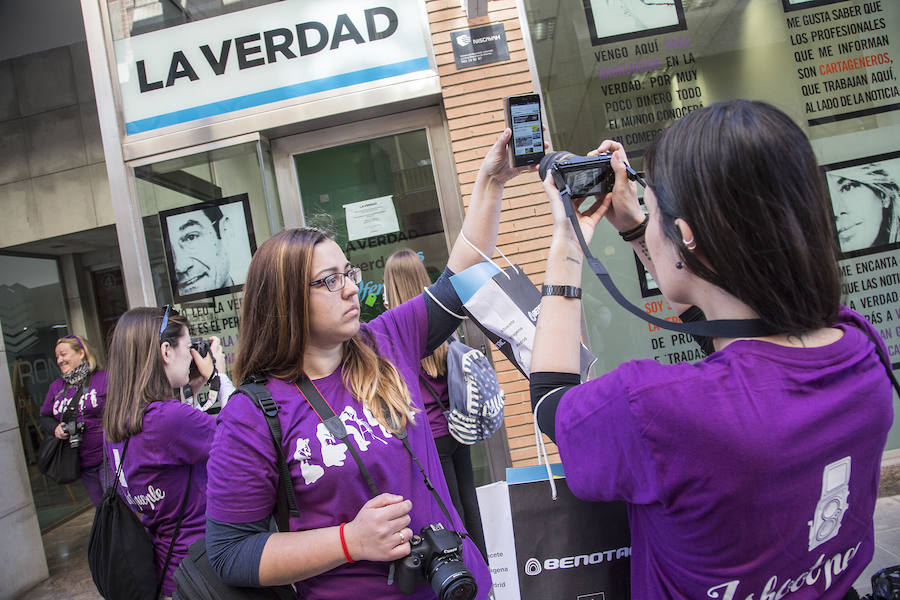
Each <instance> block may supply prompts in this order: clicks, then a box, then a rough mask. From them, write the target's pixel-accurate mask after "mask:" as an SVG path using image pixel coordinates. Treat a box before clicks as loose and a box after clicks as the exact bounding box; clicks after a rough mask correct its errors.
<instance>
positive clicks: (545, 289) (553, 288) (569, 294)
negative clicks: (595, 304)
mask: <svg viewBox="0 0 900 600" xmlns="http://www.w3.org/2000/svg"><path fill="white" fill-rule="evenodd" d="M541 296H563V297H564V298H581V288H580V287H575V286H574V285H543V286H541Z"/></svg>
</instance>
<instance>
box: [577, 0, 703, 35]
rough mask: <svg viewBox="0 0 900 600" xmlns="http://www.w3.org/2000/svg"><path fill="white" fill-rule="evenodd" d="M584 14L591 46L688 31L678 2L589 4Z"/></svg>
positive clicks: (607, 0)
mask: <svg viewBox="0 0 900 600" xmlns="http://www.w3.org/2000/svg"><path fill="white" fill-rule="evenodd" d="M584 11H585V14H586V16H587V21H588V30H589V31H590V34H591V43H592V44H593V45H594V46H599V45H601V44H608V43H610V42H617V41H622V40H627V39H633V38H639V37H645V36H648V35H658V34H661V33H667V32H671V31H679V30H684V29H687V24H686V22H685V20H684V9H683V8H682V6H681V0H589V1H588V2H585V3H584Z"/></svg>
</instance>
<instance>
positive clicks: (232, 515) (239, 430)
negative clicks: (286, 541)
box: [206, 392, 278, 524]
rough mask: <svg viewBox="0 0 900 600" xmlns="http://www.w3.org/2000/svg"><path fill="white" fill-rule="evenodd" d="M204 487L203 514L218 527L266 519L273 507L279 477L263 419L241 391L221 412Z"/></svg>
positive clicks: (260, 413) (273, 450) (272, 447)
mask: <svg viewBox="0 0 900 600" xmlns="http://www.w3.org/2000/svg"><path fill="white" fill-rule="evenodd" d="M207 473H208V476H209V479H208V483H207V487H206V515H207V516H208V517H209V518H210V519H214V520H216V521H219V522H222V523H232V524H234V523H252V522H254V521H260V520H262V519H265V518H268V517H269V515H271V514H272V510H273V507H274V506H275V496H276V492H277V487H278V472H277V469H276V467H275V447H274V445H273V444H272V436H271V435H270V433H269V429H268V426H267V425H266V420H265V417H264V416H263V414H262V412H261V411H260V410H259V408H258V407H256V406H255V405H254V404H253V402H252V401H251V400H250V398H248V397H247V396H246V395H244V394H243V393H241V392H237V393H235V394H234V395H233V396H231V398H230V399H229V400H228V404H227V405H226V406H225V408H223V409H222V412H221V413H219V422H218V425H217V426H216V434H215V438H214V439H213V444H212V450H211V452H210V457H209V463H208V464H207Z"/></svg>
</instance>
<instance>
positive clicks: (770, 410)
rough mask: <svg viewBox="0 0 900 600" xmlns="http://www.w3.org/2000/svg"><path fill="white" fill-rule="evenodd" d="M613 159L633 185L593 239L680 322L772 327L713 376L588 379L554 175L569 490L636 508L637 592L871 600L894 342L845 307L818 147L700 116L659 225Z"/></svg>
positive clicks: (684, 126) (675, 143)
mask: <svg viewBox="0 0 900 600" xmlns="http://www.w3.org/2000/svg"><path fill="white" fill-rule="evenodd" d="M598 150H599V151H600V152H610V153H612V157H611V159H612V162H611V164H612V168H613V170H614V171H615V175H616V180H615V185H614V187H613V190H612V192H611V193H610V194H607V195H606V196H605V197H604V198H601V199H600V202H598V203H596V204H595V205H594V206H593V207H591V208H588V209H587V210H586V211H584V213H583V214H582V215H580V216H579V217H578V218H577V220H578V222H579V227H580V229H581V231H582V233H583V235H584V238H585V240H586V241H588V242H589V241H590V240H591V238H592V237H593V235H594V232H595V227H596V225H597V224H598V223H599V221H600V219H601V218H602V217H605V218H606V219H607V220H609V222H610V224H612V225H613V226H614V227H615V228H616V229H617V230H619V232H620V233H621V235H622V237H623V238H626V239H627V240H629V241H631V243H632V246H633V248H634V250H635V251H636V252H637V253H638V255H639V257H640V258H641V260H642V261H643V263H644V265H645V266H646V267H647V269H648V270H649V271H650V272H651V274H652V275H653V278H654V280H655V281H656V283H657V284H658V285H659V289H660V290H661V291H662V292H663V294H664V295H665V297H666V298H667V300H668V301H669V302H670V304H671V305H672V307H673V308H676V310H679V309H681V308H688V307H691V306H694V307H698V308H699V309H700V310H701V311H702V313H703V314H705V316H706V317H707V318H709V319H711V320H716V321H721V320H736V321H741V322H744V323H743V325H744V326H749V325H751V323H752V322H753V321H755V322H756V325H757V326H756V328H755V330H754V331H746V332H745V333H744V334H742V335H738V334H735V333H733V330H732V333H731V335H729V334H728V333H721V334H719V335H718V337H714V338H713V339H712V345H713V352H712V353H711V354H710V355H709V356H708V357H707V358H706V359H704V360H702V361H699V362H697V363H693V364H692V363H677V364H668V365H667V364H660V363H658V362H656V361H653V360H636V361H629V362H626V363H623V364H621V365H619V366H618V367H616V368H615V369H613V370H612V371H610V372H609V373H607V374H605V375H603V376H601V377H598V378H596V379H593V380H591V381H588V382H586V383H581V384H580V383H579V378H578V368H577V367H578V348H579V339H580V332H581V329H580V325H581V323H580V315H581V305H580V300H579V297H580V289H576V288H578V286H579V285H580V282H581V274H582V264H581V263H582V259H583V254H582V250H581V246H580V244H579V243H578V241H577V240H576V237H575V235H576V234H575V229H574V227H573V226H572V224H571V222H570V221H569V220H568V219H567V217H566V214H565V210H564V206H563V203H562V200H561V197H560V194H559V191H558V190H557V188H556V185H555V184H554V180H553V178H552V176H551V175H550V174H549V173H548V176H547V178H546V179H545V181H544V189H545V191H546V193H547V195H548V197H549V199H550V206H551V211H552V214H553V221H554V226H553V239H552V242H551V246H550V250H549V252H548V257H547V270H546V275H545V283H546V286H545V287H548V286H549V289H547V290H545V297H544V298H543V299H542V302H541V313H540V317H539V319H538V323H537V332H536V334H535V340H534V354H533V357H532V363H531V368H532V377H531V397H532V402H533V404H534V405H535V407H536V409H535V410H536V417H537V422H538V424H539V426H540V427H541V430H542V431H543V432H544V433H545V434H547V435H548V436H550V437H551V438H552V439H554V440H555V441H556V443H557V446H558V448H559V453H560V458H561V460H562V464H563V467H564V468H565V472H566V479H567V482H568V485H569V487H570V488H571V490H572V491H573V492H574V493H575V494H576V495H577V496H579V497H580V498H582V499H585V500H604V501H611V500H620V501H625V502H626V503H627V506H628V515H629V523H630V526H631V539H632V553H631V586H632V598H635V600H639V599H643V598H651V599H653V600H657V599H666V598H673V599H696V598H719V599H722V600H736V599H738V598H782V597H785V596H787V595H790V597H792V598H794V597H796V598H817V599H825V600H840V599H843V598H846V599H848V600H849V599H851V598H858V596H857V595H856V592H855V591H854V590H853V589H852V587H851V586H852V585H853V582H854V581H855V580H856V578H857V577H859V576H860V574H861V573H862V572H863V570H864V569H865V567H866V565H867V564H868V563H869V561H870V560H871V559H872V556H873V551H874V527H873V513H874V510H875V499H876V497H877V491H878V482H879V475H880V465H881V457H882V452H883V451H884V447H885V441H886V439H887V433H888V430H889V429H890V426H891V421H892V418H893V415H892V407H891V397H892V391H891V382H890V379H889V378H888V376H887V373H886V369H885V364H884V363H883V362H882V360H881V358H880V357H879V352H878V350H879V349H880V350H881V351H882V352H884V354H885V355H886V349H885V348H884V343H883V342H882V341H881V339H880V338H879V336H878V333H877V332H876V331H875V330H874V329H873V328H872V326H871V325H870V324H869V323H868V322H867V321H866V320H865V319H864V318H863V317H862V316H860V315H859V314H857V313H855V312H853V311H851V310H849V309H848V308H846V307H844V306H842V305H841V292H840V275H839V272H838V266H837V252H836V247H835V243H834V237H833V235H832V228H831V223H830V221H831V210H830V207H829V202H828V197H827V196H826V194H825V186H824V182H823V177H822V174H821V172H820V171H819V167H818V165H817V164H816V157H815V155H814V153H813V150H812V148H811V146H810V144H809V141H808V140H807V138H806V136H805V135H804V134H803V131H802V130H801V129H800V128H799V127H798V126H797V125H796V124H795V123H794V122H793V121H792V120H791V118H790V117H788V116H787V115H786V114H784V113H783V112H781V111H780V110H778V109H776V108H775V107H773V106H770V105H768V104H765V103H762V102H751V101H746V100H734V101H730V102H720V103H716V104H711V105H709V106H706V107H704V108H702V109H700V110H697V111H695V112H692V113H691V114H689V115H687V116H685V117H683V118H682V119H680V120H678V121H676V122H675V123H674V124H673V125H671V126H670V127H669V128H668V129H666V130H664V131H663V132H662V133H661V134H660V135H659V137H658V138H657V139H656V140H655V141H654V142H653V144H651V146H650V148H649V149H648V150H647V152H646V153H645V155H644V161H645V162H644V166H645V168H646V177H647V189H646V192H645V194H644V200H645V202H646V205H647V209H648V212H649V216H648V217H646V218H645V217H644V214H643V211H642V210H641V207H640V205H639V204H638V201H637V196H636V193H635V188H634V184H632V183H630V182H629V181H628V177H627V175H626V161H627V157H626V155H625V150H624V148H623V147H622V146H621V145H620V144H618V143H617V142H614V141H611V140H607V141H604V142H603V143H602V144H600V146H599V148H598ZM576 204H577V203H576ZM576 208H577V206H576ZM548 292H549V293H550V295H547V294H548ZM679 312H681V311H680V310H679ZM685 312H686V311H685ZM717 327H718V328H719V329H720V330H721V329H722V327H723V324H721V323H720V324H719V325H717Z"/></svg>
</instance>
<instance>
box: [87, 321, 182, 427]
mask: <svg viewBox="0 0 900 600" xmlns="http://www.w3.org/2000/svg"><path fill="white" fill-rule="evenodd" d="M164 314H165V312H164V309H161V308H149V307H140V308H132V309H131V310H129V311H128V312H126V313H125V314H123V315H122V316H121V317H119V321H118V322H117V323H116V328H115V330H114V331H113V336H112V342H111V343H110V345H109V384H108V387H107V392H106V406H105V407H104V409H103V432H104V433H105V434H106V438H107V439H108V440H109V441H110V442H120V441H122V440H124V439H125V438H127V437H129V436H131V435H134V434H136V433H140V432H141V431H142V430H143V421H144V412H145V411H146V410H147V407H148V406H149V405H150V403H151V402H157V401H159V400H168V399H169V398H171V397H172V386H171V384H170V383H169V379H168V377H166V372H165V368H164V365H163V360H162V356H160V352H159V347H160V344H162V342H169V344H170V345H172V346H173V347H177V346H178V343H179V338H180V336H181V331H182V329H184V328H185V327H187V326H188V322H187V320H186V319H185V318H184V317H182V316H181V315H179V314H178V313H177V312H175V309H171V310H170V312H169V321H168V324H167V325H166V328H165V329H164V330H163V331H162V332H160V327H162V322H163V315H164Z"/></svg>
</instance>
